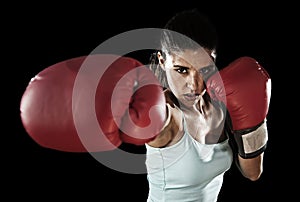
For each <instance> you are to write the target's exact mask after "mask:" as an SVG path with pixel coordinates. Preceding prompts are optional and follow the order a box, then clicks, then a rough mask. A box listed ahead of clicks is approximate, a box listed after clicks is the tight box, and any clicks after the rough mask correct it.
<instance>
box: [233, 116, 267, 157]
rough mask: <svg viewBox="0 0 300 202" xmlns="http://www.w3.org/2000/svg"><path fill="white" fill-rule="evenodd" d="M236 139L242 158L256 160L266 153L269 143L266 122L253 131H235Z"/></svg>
mask: <svg viewBox="0 0 300 202" xmlns="http://www.w3.org/2000/svg"><path fill="white" fill-rule="evenodd" d="M234 138H235V141H236V143H237V146H238V152H239V155H240V156H241V157H242V158H245V159H247V158H254V157H256V156H258V155H259V154H261V153H262V152H263V151H265V149H266V147H267V141H268V129H267V123H266V120H264V121H263V122H262V123H261V124H259V125H258V126H257V127H255V128H253V129H252V130H247V132H245V131H235V132H234Z"/></svg>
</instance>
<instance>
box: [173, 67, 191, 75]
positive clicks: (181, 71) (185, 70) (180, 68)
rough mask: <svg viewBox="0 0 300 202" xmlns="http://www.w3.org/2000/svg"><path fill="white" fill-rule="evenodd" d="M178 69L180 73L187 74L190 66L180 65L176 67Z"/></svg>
mask: <svg viewBox="0 0 300 202" xmlns="http://www.w3.org/2000/svg"><path fill="white" fill-rule="evenodd" d="M176 71H177V72H178V73H179V74H186V73H187V71H188V68H186V67H179V68H177V69H176Z"/></svg>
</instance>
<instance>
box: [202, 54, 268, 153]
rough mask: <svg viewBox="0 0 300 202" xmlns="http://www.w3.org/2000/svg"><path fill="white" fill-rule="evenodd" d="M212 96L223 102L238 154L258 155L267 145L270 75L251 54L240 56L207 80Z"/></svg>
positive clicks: (208, 89)
mask: <svg viewBox="0 0 300 202" xmlns="http://www.w3.org/2000/svg"><path fill="white" fill-rule="evenodd" d="M207 91H208V93H209V94H210V96H211V97H212V99H215V100H220V101H222V102H224V103H225V104H226V107H227V110H228V112H229V116H230V119H231V126H232V130H233V134H234V137H235V140H236V142H237V145H238V149H239V154H240V156H242V157H244V158H251V157H254V156H257V155H258V154H260V153H261V152H262V151H264V150H265V148H266V142H267V138H268V134H267V127H266V116H267V114H268V109H269V103H270V97H271V78H270V76H269V74H268V73H267V71H266V70H265V69H264V68H263V67H262V66H261V65H260V64H259V63H258V62H257V61H256V60H255V59H253V58H251V57H241V58H238V59H237V60H235V61H233V62H232V63H231V64H229V65H228V66H227V67H225V68H223V69H221V70H220V71H219V72H218V73H216V74H214V75H212V76H211V77H210V78H209V79H208V80H207Z"/></svg>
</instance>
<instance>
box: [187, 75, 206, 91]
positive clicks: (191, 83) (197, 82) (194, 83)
mask: <svg viewBox="0 0 300 202" xmlns="http://www.w3.org/2000/svg"><path fill="white" fill-rule="evenodd" d="M201 83H203V79H202V77H201V75H200V74H199V73H198V72H197V71H192V72H191V74H190V75H189V76H188V77H187V80H186V85H187V87H188V88H189V89H191V90H192V91H197V90H199V89H200V86H201Z"/></svg>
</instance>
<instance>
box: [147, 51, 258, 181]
mask: <svg viewBox="0 0 300 202" xmlns="http://www.w3.org/2000/svg"><path fill="white" fill-rule="evenodd" d="M158 58H159V62H160V66H161V68H162V69H163V70H164V71H165V72H166V76H167V81H168V85H169V87H170V90H171V91H172V93H173V94H174V95H175V97H176V98H177V100H178V101H179V103H180V109H179V108H178V107H176V105H174V104H173V102H172V100H171V99H169V96H168V94H169V93H170V92H168V91H166V99H167V107H168V109H169V110H168V111H169V112H168V113H170V115H171V116H170V120H168V124H167V125H166V127H165V128H164V129H163V130H162V132H161V133H160V134H159V135H158V136H157V137H156V138H155V139H154V140H153V141H151V142H149V143H148V144H149V145H150V146H152V147H168V146H171V145H173V144H175V143H177V142H178V141H179V140H180V139H181V137H182V136H183V126H182V119H183V116H184V118H185V120H186V125H187V130H188V131H189V134H191V135H193V138H194V139H195V140H197V141H198V142H200V143H202V144H214V143H218V142H222V141H224V140H225V139H226V136H225V135H224V134H223V133H222V130H223V124H224V123H223V120H224V116H225V115H224V113H223V111H222V110H220V109H218V108H215V107H214V106H213V105H212V104H211V103H210V102H204V99H203V96H202V95H203V94H204V93H205V87H204V81H203V78H202V76H201V73H200V72H201V71H200V70H201V69H202V70H203V68H207V67H209V66H211V65H213V64H214V59H215V54H214V51H211V50H207V49H199V50H196V51H195V50H184V51H182V52H180V53H179V52H176V53H174V54H172V55H167V56H166V58H163V57H162V56H161V54H158ZM195 58H196V59H195ZM182 112H183V113H182ZM182 115H183V116H182ZM214 134H221V135H218V136H216V135H214ZM262 164H263V153H262V154H261V155H259V156H257V157H255V158H252V159H243V158H241V157H240V156H239V155H238V165H239V169H240V171H241V173H242V174H243V176H245V177H246V178H248V179H250V180H252V181H255V180H258V179H259V178H260V176H261V173H262V170H263V166H262Z"/></svg>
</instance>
